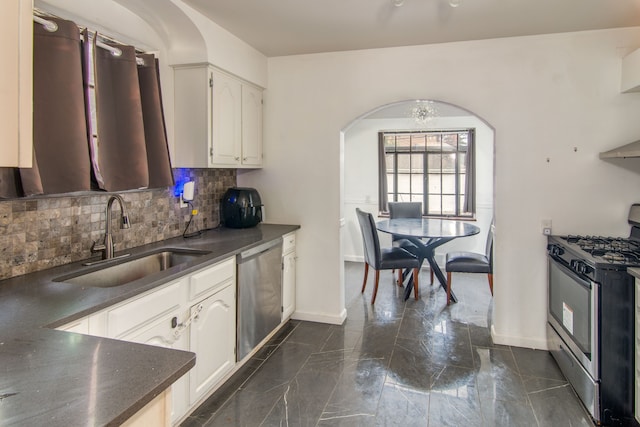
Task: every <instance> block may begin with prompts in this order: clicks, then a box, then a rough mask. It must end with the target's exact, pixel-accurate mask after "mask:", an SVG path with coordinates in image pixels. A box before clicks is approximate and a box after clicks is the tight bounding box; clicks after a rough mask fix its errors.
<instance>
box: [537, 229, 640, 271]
mask: <svg viewBox="0 0 640 427" xmlns="http://www.w3.org/2000/svg"><path fill="white" fill-rule="evenodd" d="M549 247H550V250H553V249H552V248H553V247H557V248H560V249H561V251H556V253H555V255H556V256H557V257H561V258H563V259H564V260H565V261H566V262H567V264H574V263H575V262H584V263H587V264H589V265H591V266H592V267H593V268H596V269H598V268H604V269H615V270H624V269H626V268H627V267H640V240H636V239H632V238H623V237H604V236H574V235H569V236H550V237H549ZM563 251H569V253H559V252H563Z"/></svg>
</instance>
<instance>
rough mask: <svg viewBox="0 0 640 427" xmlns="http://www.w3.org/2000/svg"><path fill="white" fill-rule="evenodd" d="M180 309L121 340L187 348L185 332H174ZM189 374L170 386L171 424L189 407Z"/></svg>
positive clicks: (177, 348)
mask: <svg viewBox="0 0 640 427" xmlns="http://www.w3.org/2000/svg"><path fill="white" fill-rule="evenodd" d="M180 314H181V313H180V311H179V310H176V311H175V312H173V313H170V314H168V315H167V317H166V318H163V319H160V320H158V321H156V322H154V323H152V324H151V325H149V326H147V327H144V328H141V329H142V330H138V331H136V332H134V333H132V334H130V335H127V336H124V337H122V340H123V341H131V342H136V343H140V344H149V345H155V346H158V347H165V348H173V349H176V350H189V339H188V338H189V337H188V335H187V334H186V333H183V334H180V335H178V334H176V331H178V330H179V329H178V328H177V326H174V325H177V323H178V319H180V318H181V316H180ZM188 397H189V375H188V374H185V375H183V376H182V378H180V379H179V380H178V381H176V382H175V383H173V385H172V386H171V416H170V418H171V422H172V424H174V423H177V421H178V420H179V419H180V418H181V417H182V416H183V415H184V414H186V412H187V410H188V409H189V401H188Z"/></svg>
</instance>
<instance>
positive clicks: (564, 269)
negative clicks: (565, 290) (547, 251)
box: [549, 255, 593, 290]
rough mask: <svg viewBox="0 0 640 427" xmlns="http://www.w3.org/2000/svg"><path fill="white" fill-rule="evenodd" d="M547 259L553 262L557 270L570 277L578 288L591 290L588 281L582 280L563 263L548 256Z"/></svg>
mask: <svg viewBox="0 0 640 427" xmlns="http://www.w3.org/2000/svg"><path fill="white" fill-rule="evenodd" d="M549 258H550V259H551V261H552V262H554V263H555V264H556V265H557V266H558V268H560V270H562V272H563V273H565V274H566V275H567V276H569V277H571V278H572V279H573V280H574V281H575V282H576V283H578V284H579V285H580V286H582V287H584V288H586V289H589V290H591V288H592V287H593V285H592V282H591V281H590V280H585V279H583V278H582V277H581V276H580V274H579V273H578V272H577V271H574V270H572V269H571V268H569V267H567V266H566V265H565V263H563V262H560V261H559V260H558V259H556V258H554V257H553V256H551V255H549Z"/></svg>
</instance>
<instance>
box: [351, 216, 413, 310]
mask: <svg viewBox="0 0 640 427" xmlns="http://www.w3.org/2000/svg"><path fill="white" fill-rule="evenodd" d="M356 214H357V216H358V223H359V224H360V231H361V233H362V243H363V247H364V260H365V263H364V280H363V282H362V291H361V292H364V290H365V288H366V287H367V278H368V275H369V266H371V267H372V268H373V269H374V270H375V271H376V277H375V285H374V288H373V296H372V297H371V304H374V303H375V302H376V294H377V293H378V282H379V281H380V270H392V269H396V268H397V269H404V268H411V269H413V277H414V296H415V299H416V300H417V299H418V295H419V294H418V273H419V272H420V264H421V262H420V259H418V257H416V256H415V255H413V254H411V253H409V252H407V251H406V250H404V249H402V248H399V247H395V246H392V247H390V248H380V240H379V239H378V231H377V230H376V226H375V223H374V221H373V215H371V214H370V213H368V212H364V211H362V210H360V209H359V208H356ZM399 286H402V284H399Z"/></svg>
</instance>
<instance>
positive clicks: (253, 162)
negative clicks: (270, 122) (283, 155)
mask: <svg viewBox="0 0 640 427" xmlns="http://www.w3.org/2000/svg"><path fill="white" fill-rule="evenodd" d="M242 165H243V166H256V167H257V166H261V165H262V90H260V89H258V88H255V87H253V86H249V85H242Z"/></svg>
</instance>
